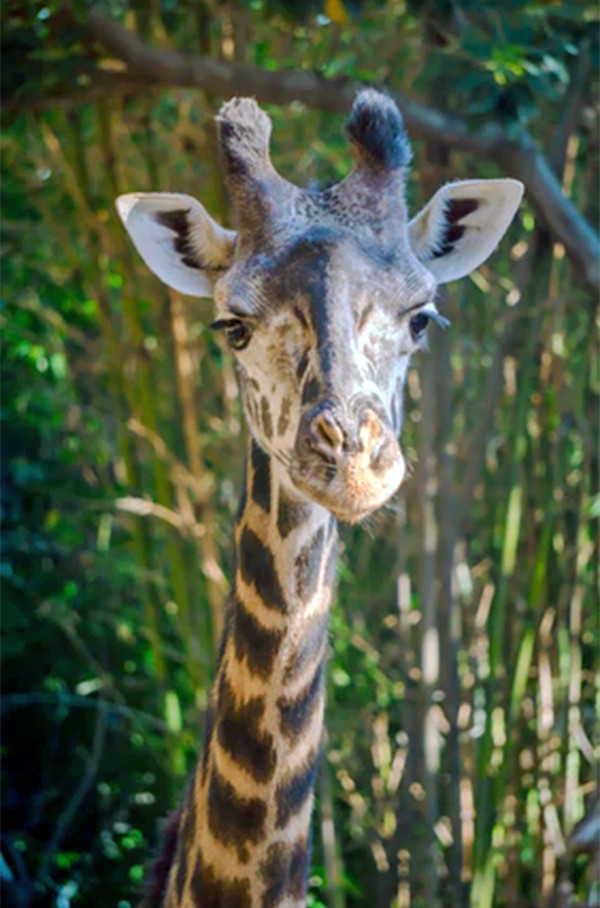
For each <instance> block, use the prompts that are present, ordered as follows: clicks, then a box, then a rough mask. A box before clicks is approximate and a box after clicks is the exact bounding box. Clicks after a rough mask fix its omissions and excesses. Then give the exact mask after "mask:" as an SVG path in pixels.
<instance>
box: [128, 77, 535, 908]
mask: <svg viewBox="0 0 600 908" xmlns="http://www.w3.org/2000/svg"><path fill="white" fill-rule="evenodd" d="M217 124H218V131H219V144H220V151H221V155H222V159H223V163H224V169H225V177H226V182H227V186H228V189H229V192H230V196H231V200H232V203H233V208H234V210H235V212H236V215H237V220H238V229H237V231H233V230H227V229H225V228H223V227H221V226H220V225H219V224H217V223H216V222H215V221H214V220H213V219H212V218H211V217H210V215H209V214H208V213H207V212H206V211H205V209H204V208H203V207H202V205H201V204H200V203H199V202H198V201H196V200H195V199H194V198H192V197H190V196H186V195H181V194H164V193H131V194H128V195H125V196H121V197H119V199H118V200H117V208H118V212H119V214H120V216H121V219H122V221H123V223H124V225H125V227H126V229H127V231H128V232H129V234H130V237H131V239H132V240H133V243H134V245H135V246H136V248H137V250H138V252H139V253H140V255H141V256H142V258H143V259H144V261H145V262H146V264H147V265H148V266H149V267H150V268H151V269H152V270H153V271H154V272H155V274H156V275H157V276H158V277H159V278H161V279H162V280H163V281H164V282H165V283H166V284H167V285H169V286H170V287H173V288H175V289H176V290H178V291H180V292H182V293H185V294H188V295H192V296H212V297H213V299H214V303H215V307H216V319H215V321H214V322H213V324H212V326H211V327H212V329H213V330H215V331H217V332H219V333H220V334H221V335H223V337H224V340H225V342H226V344H227V345H228V347H229V348H230V350H231V351H232V354H233V356H234V357H235V359H236V365H237V373H238V379H239V388H240V394H241V399H242V403H243V409H244V413H245V417H246V420H247V423H248V427H249V440H248V445H247V456H246V465H245V482H244V486H243V492H242V497H241V502H240V506H239V512H238V516H237V518H236V521H235V525H234V528H233V544H234V553H235V562H234V564H235V566H234V577H233V584H232V595H231V601H230V605H229V607H228V613H227V616H226V620H225V629H224V633H223V638H222V643H221V649H220V655H219V658H218V665H217V669H216V676H215V680H214V684H213V688H212V693H211V698H210V708H209V711H208V719H207V727H206V733H205V744H204V750H203V753H202V755H201V757H200V759H199V761H198V763H197V766H196V769H195V772H194V774H193V778H192V780H191V782H190V784H189V787H188V791H187V794H186V796H185V798H184V801H183V806H182V809H181V812H180V816H179V819H178V821H177V826H176V828H174V831H173V835H172V840H173V855H172V861H171V866H170V871H169V873H168V878H166V879H165V882H164V887H163V889H164V891H163V892H162V893H161V901H160V903H161V904H162V905H164V906H165V908H276V906H277V908H299V906H302V905H305V904H306V892H307V879H308V871H309V862H310V821H311V809H312V800H313V789H314V784H315V775H316V772H317V766H318V760H319V751H320V741H321V736H322V730H323V713H324V676H325V660H326V651H327V634H328V618H329V611H330V608H331V604H332V599H333V596H334V588H335V571H336V558H337V551H338V524H339V522H340V521H341V522H347V523H355V522H357V521H360V520H361V519H362V518H364V517H365V516H367V515H368V514H370V513H371V512H373V511H374V510H376V509H377V508H379V507H380V506H381V505H382V504H384V502H386V501H387V500H388V499H389V498H390V496H392V495H393V494H394V492H395V491H396V490H397V489H398V487H399V486H400V484H401V483H402V480H403V478H404V475H405V461H404V457H403V454H402V450H401V447H400V444H399V441H398V438H399V435H400V429H401V424H402V394H403V386H404V382H405V377H406V371H407V367H408V363H409V360H410V357H411V354H412V353H413V352H414V351H415V350H417V349H418V348H419V347H422V346H423V344H424V342H425V338H426V329H427V325H428V323H429V322H434V323H435V322H437V323H438V324H439V325H445V324H446V320H445V319H444V318H443V317H442V316H441V315H440V313H439V312H438V309H437V308H436V304H435V292H436V287H437V285H438V284H441V283H444V282H447V281H450V280H454V279H457V278H460V277H463V276H464V275H466V274H468V273H469V272H470V271H471V270H473V269H474V268H477V267H478V266H479V265H480V264H481V263H482V262H483V261H484V260H485V259H486V258H487V257H488V256H489V254H490V253H491V252H492V251H493V249H494V248H495V246H496V245H497V243H498V242H499V240H500V239H501V237H502V236H503V234H504V233H505V231H506V229H507V227H508V225H509V224H510V221H511V219H512V217H513V215H514V213H515V211H516V209H517V207H518V205H519V202H520V199H521V196H522V191H523V187H522V184H520V183H519V182H518V181H516V180H511V179H496V180H469V181H463V182H457V183H451V184H448V185H446V186H444V187H442V188H441V189H439V190H438V192H437V193H436V194H435V195H434V196H433V198H432V199H431V201H430V202H429V203H428V204H427V205H426V207H425V208H424V209H423V210H422V211H421V212H420V213H418V214H417V215H416V216H415V217H414V218H413V219H412V220H409V218H408V214H407V205H406V201H405V178H406V172H407V167H408V165H409V162H410V157H411V152H410V146H409V142H408V138H407V135H406V132H405V129H404V124H403V120H402V117H401V114H400V112H399V110H398V108H397V106H396V104H395V103H394V101H393V100H392V99H391V98H389V97H388V96H386V95H384V94H381V93H378V92H376V91H375V90H372V89H366V90H364V91H362V92H360V93H359V94H358V95H357V96H356V98H355V101H354V104H353V107H352V111H351V114H350V117H349V120H348V123H347V130H348V133H349V135H350V138H351V141H352V143H353V145H354V150H355V164H354V166H353V168H352V169H351V171H350V173H349V174H348V176H347V177H346V178H345V179H344V180H343V181H342V182H341V183H339V184H336V185H334V186H332V187H330V188H328V189H325V190H324V191H322V192H318V191H313V190H307V189H302V188H298V187H297V186H295V185H293V184H291V183H290V182H288V181H286V180H285V179H283V178H282V177H281V176H280V175H279V174H278V173H277V172H276V170H275V169H274V167H273V164H272V163H271V159H270V155H269V144H270V133H271V122H270V119H269V117H268V116H267V115H266V114H265V113H264V112H263V111H262V110H261V109H260V108H259V107H258V105H257V104H256V102H255V101H254V100H252V99H248V98H234V99H233V100H231V101H229V102H227V103H226V104H224V106H223V107H222V108H221V110H220V112H219V114H218V116H217Z"/></svg>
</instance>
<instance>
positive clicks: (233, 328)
mask: <svg viewBox="0 0 600 908" xmlns="http://www.w3.org/2000/svg"><path fill="white" fill-rule="evenodd" d="M225 337H226V338H227V343H228V344H229V346H230V347H232V349H233V350H244V349H245V348H246V347H247V346H248V344H249V343H250V338H251V337H252V331H251V330H250V328H249V327H248V325H246V324H245V323H244V322H240V321H237V320H235V321H231V322H229V324H228V325H227V327H226V328H225Z"/></svg>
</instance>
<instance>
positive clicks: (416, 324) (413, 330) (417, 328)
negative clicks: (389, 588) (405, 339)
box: [408, 312, 430, 343]
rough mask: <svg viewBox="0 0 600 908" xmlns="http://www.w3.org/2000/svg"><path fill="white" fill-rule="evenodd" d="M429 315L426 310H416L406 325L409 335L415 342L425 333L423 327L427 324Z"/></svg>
mask: <svg viewBox="0 0 600 908" xmlns="http://www.w3.org/2000/svg"><path fill="white" fill-rule="evenodd" d="M429 318H430V317H429V315H428V314H427V313H426V312H417V314H416V315H413V317H412V318H411V320H410V322H409V323H408V327H409V328H410V336H411V337H412V339H413V340H414V341H415V343H416V342H417V341H418V340H420V339H421V338H422V337H423V335H424V334H425V329H426V328H427V325H428V324H429Z"/></svg>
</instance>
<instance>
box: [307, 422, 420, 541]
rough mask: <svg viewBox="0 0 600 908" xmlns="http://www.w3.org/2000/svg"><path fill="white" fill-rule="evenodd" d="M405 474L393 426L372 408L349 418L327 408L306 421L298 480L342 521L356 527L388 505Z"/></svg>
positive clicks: (314, 497)
mask: <svg viewBox="0 0 600 908" xmlns="http://www.w3.org/2000/svg"><path fill="white" fill-rule="evenodd" d="M404 472H405V463H404V457H403V456H402V452H401V450H400V446H399V444H398V441H397V439H396V437H395V436H394V433H393V431H392V428H391V426H389V425H387V424H386V423H385V422H384V420H383V419H382V418H381V417H380V416H379V415H378V414H376V413H375V411H374V410H373V409H371V408H370V407H367V408H365V409H363V410H362V412H361V413H360V414H359V415H358V416H357V417H354V418H349V417H348V418H346V417H345V415H344V414H343V413H342V411H341V409H340V408H337V407H335V405H330V404H324V405H323V404H321V405H320V406H318V407H316V408H315V409H314V410H312V411H311V412H310V413H308V414H305V416H304V418H303V419H302V422H301V424H300V429H299V432H298V437H297V440H296V459H295V463H294V466H293V470H292V478H293V480H294V482H295V484H296V485H297V486H298V488H299V489H301V491H303V492H304V493H305V494H306V495H308V497H310V498H312V499H313V500H315V501H318V502H319V503H320V504H322V505H323V506H324V507H327V508H328V509H329V510H330V511H331V512H332V513H333V514H334V515H335V516H337V517H339V518H340V519H341V520H344V521H347V522H350V523H353V522H355V521H357V520H360V519H361V518H362V517H365V516H366V515H367V514H370V513H371V512H372V511H374V510H376V509H377V508H378V507H380V506H381V505H382V504H384V503H385V502H386V501H387V500H388V498H389V497H390V496H391V495H393V494H394V492H395V491H396V490H397V488H398V487H399V485H400V483H401V482H402V479H403V478H404Z"/></svg>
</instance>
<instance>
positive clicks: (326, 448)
mask: <svg viewBox="0 0 600 908" xmlns="http://www.w3.org/2000/svg"><path fill="white" fill-rule="evenodd" d="M345 439H346V436H345V435H344V431H343V429H342V428H341V426H340V425H339V424H338V423H337V422H336V420H335V418H334V417H333V414H332V413H330V412H328V411H327V410H324V411H323V412H321V413H319V415H318V416H316V417H315V418H314V419H313V421H312V422H311V424H310V429H309V444H310V447H311V448H312V449H313V451H315V453H317V454H320V455H321V457H324V458H325V459H326V460H328V461H330V462H335V461H336V460H337V459H338V458H339V457H340V455H341V454H342V451H343V448H344V442H345Z"/></svg>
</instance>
